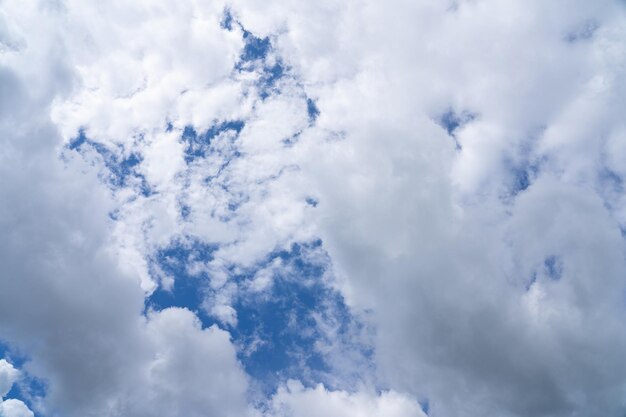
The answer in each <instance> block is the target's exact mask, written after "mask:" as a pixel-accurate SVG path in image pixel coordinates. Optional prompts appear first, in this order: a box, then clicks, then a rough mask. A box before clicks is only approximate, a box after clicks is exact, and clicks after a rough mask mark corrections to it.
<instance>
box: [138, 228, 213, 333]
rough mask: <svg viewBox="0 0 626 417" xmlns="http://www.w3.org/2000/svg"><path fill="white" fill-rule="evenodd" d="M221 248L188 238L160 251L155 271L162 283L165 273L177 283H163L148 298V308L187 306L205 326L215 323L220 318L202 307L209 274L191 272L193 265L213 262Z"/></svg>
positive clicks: (154, 264)
mask: <svg viewBox="0 0 626 417" xmlns="http://www.w3.org/2000/svg"><path fill="white" fill-rule="evenodd" d="M217 249H218V246H217V245H213V244H206V243H203V242H200V241H197V240H193V239H186V240H179V241H176V242H174V243H172V244H171V245H169V246H168V247H166V248H162V249H160V250H158V251H157V252H156V253H155V254H154V256H153V258H152V260H151V261H152V265H151V272H152V274H153V275H154V277H155V278H156V279H157V280H160V282H161V283H163V282H164V281H163V280H162V279H163V275H165V276H167V277H169V278H171V279H173V283H172V285H171V286H170V287H167V288H166V287H164V286H163V285H159V287H158V288H157V289H156V290H155V291H154V292H153V293H152V294H151V295H150V297H148V298H147V299H146V300H145V307H146V309H153V310H162V309H164V308H168V307H185V308H188V309H190V310H192V311H194V312H196V314H198V317H199V318H200V320H201V321H202V324H203V326H204V327H208V326H211V325H213V324H215V323H216V320H214V319H213V318H212V317H210V316H209V315H208V314H206V313H205V312H204V311H203V309H202V308H200V306H201V304H202V302H203V301H204V299H205V297H206V294H207V291H208V276H207V274H206V272H202V271H200V272H199V273H191V271H190V267H191V266H192V265H193V264H194V263H198V262H200V263H206V262H209V261H211V260H212V259H213V253H214V252H215V251H216V250H217Z"/></svg>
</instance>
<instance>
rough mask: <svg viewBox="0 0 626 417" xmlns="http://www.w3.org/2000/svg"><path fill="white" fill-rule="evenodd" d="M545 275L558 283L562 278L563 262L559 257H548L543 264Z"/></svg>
mask: <svg viewBox="0 0 626 417" xmlns="http://www.w3.org/2000/svg"><path fill="white" fill-rule="evenodd" d="M543 265H544V269H545V271H546V275H547V276H548V278H550V279H551V280H553V281H558V280H560V279H561V277H562V276H563V261H562V259H561V258H560V257H559V256H556V255H551V256H548V257H547V258H546V259H545V260H544V262H543Z"/></svg>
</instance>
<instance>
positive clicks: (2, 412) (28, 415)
mask: <svg viewBox="0 0 626 417" xmlns="http://www.w3.org/2000/svg"><path fill="white" fill-rule="evenodd" d="M0 416H2V417H33V416H34V414H33V412H32V411H30V409H29V408H28V407H27V406H26V404H24V403H23V402H22V401H20V400H6V401H3V402H0Z"/></svg>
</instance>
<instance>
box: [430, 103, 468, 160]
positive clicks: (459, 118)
mask: <svg viewBox="0 0 626 417" xmlns="http://www.w3.org/2000/svg"><path fill="white" fill-rule="evenodd" d="M476 117H477V114H475V113H472V112H470V111H467V110H464V111H461V112H457V111H455V110H454V109H452V108H450V109H448V110H447V111H445V112H444V113H443V114H442V115H440V116H439V117H437V118H436V119H435V121H436V122H437V124H438V125H439V126H441V127H442V128H443V129H445V131H446V132H447V133H448V135H449V136H450V137H452V139H454V144H455V147H456V149H457V150H460V149H461V144H460V143H459V141H458V140H457V138H456V131H457V130H458V129H460V128H462V127H463V126H465V125H466V124H467V123H469V122H471V121H472V120H474V119H476Z"/></svg>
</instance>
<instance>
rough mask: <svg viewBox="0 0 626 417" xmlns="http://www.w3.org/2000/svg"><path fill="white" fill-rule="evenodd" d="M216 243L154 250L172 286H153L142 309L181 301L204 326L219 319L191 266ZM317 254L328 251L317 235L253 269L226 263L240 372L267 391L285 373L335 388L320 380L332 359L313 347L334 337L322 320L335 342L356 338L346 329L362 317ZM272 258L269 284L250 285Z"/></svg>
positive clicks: (205, 284)
mask: <svg viewBox="0 0 626 417" xmlns="http://www.w3.org/2000/svg"><path fill="white" fill-rule="evenodd" d="M216 249H217V247H216V246H214V245H206V244H202V243H200V242H197V241H184V242H183V241H181V242H176V243H174V244H172V245H171V246H169V247H168V248H165V249H163V250H161V251H158V252H157V254H156V255H155V256H154V262H155V265H156V266H158V269H159V270H160V271H161V273H164V274H167V275H168V276H170V277H172V278H173V279H174V284H173V287H172V288H171V289H164V288H159V289H157V290H156V291H155V292H154V293H153V294H152V295H151V296H150V297H149V298H148V299H147V300H146V307H147V308H152V309H155V310H158V309H162V308H166V307H171V306H177V307H185V308H188V309H190V310H192V311H195V312H197V313H198V315H199V318H200V320H201V321H202V323H203V326H210V325H213V324H215V323H219V320H218V318H217V317H211V316H210V315H208V313H207V312H206V311H204V309H203V308H202V304H203V302H204V301H205V300H206V299H207V298H210V296H211V295H212V291H213V290H212V289H211V288H210V286H209V280H210V276H209V275H208V273H206V272H202V273H199V274H198V273H196V274H192V273H191V272H190V268H189V266H190V264H193V263H195V262H208V261H210V260H211V259H212V257H213V254H214V252H215V250H216ZM314 253H315V254H317V255H319V254H320V253H321V254H324V253H325V252H323V249H322V242H321V241H319V240H316V241H313V242H308V243H296V244H293V245H292V246H291V247H290V248H289V249H288V250H279V251H274V252H272V253H270V254H268V256H267V257H266V258H265V259H264V260H263V261H262V262H260V263H259V264H257V265H255V266H254V267H253V268H248V269H245V270H242V269H241V268H238V267H235V266H230V267H228V268H227V270H228V272H229V273H230V277H229V279H230V282H232V283H234V284H235V285H237V286H238V288H239V290H238V292H237V294H236V295H235V297H234V299H233V300H232V307H233V308H234V309H235V310H236V312H237V325H236V326H228V327H229V329H228V330H229V331H230V332H231V335H232V338H233V342H234V343H235V345H236V346H238V349H239V359H240V361H241V363H242V364H243V366H244V368H245V370H246V371H247V372H248V374H249V375H251V376H252V377H253V378H254V379H255V380H256V381H257V385H258V386H259V387H260V389H261V390H262V391H263V392H264V393H265V394H271V393H272V392H273V391H274V390H275V389H276V388H277V386H278V384H279V383H281V382H284V381H285V380H287V379H289V378H297V379H299V380H301V381H302V382H303V383H305V384H308V385H311V386H313V385H314V384H316V383H318V382H320V381H322V382H325V383H328V384H329V385H330V386H332V381H330V382H329V381H325V380H324V378H325V375H329V374H330V372H331V369H330V366H331V365H330V364H329V362H328V361H327V358H326V357H325V356H324V354H323V353H322V352H321V351H320V350H319V349H318V345H319V344H320V343H322V344H323V343H330V342H331V341H329V340H327V338H328V335H326V334H325V333H324V331H323V328H322V327H323V326H322V325H321V324H322V323H326V324H328V323H332V324H333V326H334V328H335V329H336V330H335V333H334V337H336V338H337V339H338V340H341V339H344V340H345V342H346V343H353V342H354V341H351V340H349V339H350V334H351V333H350V332H351V331H352V330H353V328H354V326H357V327H358V326H359V323H355V318H354V317H352V315H351V314H350V311H349V310H348V307H347V306H346V305H345V302H344V300H343V297H342V296H341V295H340V294H339V293H338V292H337V291H336V290H335V289H333V288H331V286H330V285H329V283H328V282H327V281H326V278H325V273H326V272H327V267H328V264H327V260H326V258H324V257H323V256H321V257H320V256H313V255H312V254H314ZM277 264H278V265H280V267H278V268H273V269H272V279H271V284H270V285H269V286H268V287H267V288H265V289H263V290H261V291H253V290H251V289H250V288H251V286H250V284H251V283H252V281H253V279H254V277H255V276H256V274H257V272H259V271H261V270H264V269H267V268H268V267H269V266H271V265H277ZM332 342H333V343H336V340H333V341H332ZM359 348H362V352H361V353H362V355H363V356H364V357H365V356H368V355H369V356H370V357H371V354H372V351H371V348H369V347H366V346H362V347H361V346H359V347H357V349H359ZM355 372H356V371H355Z"/></svg>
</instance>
